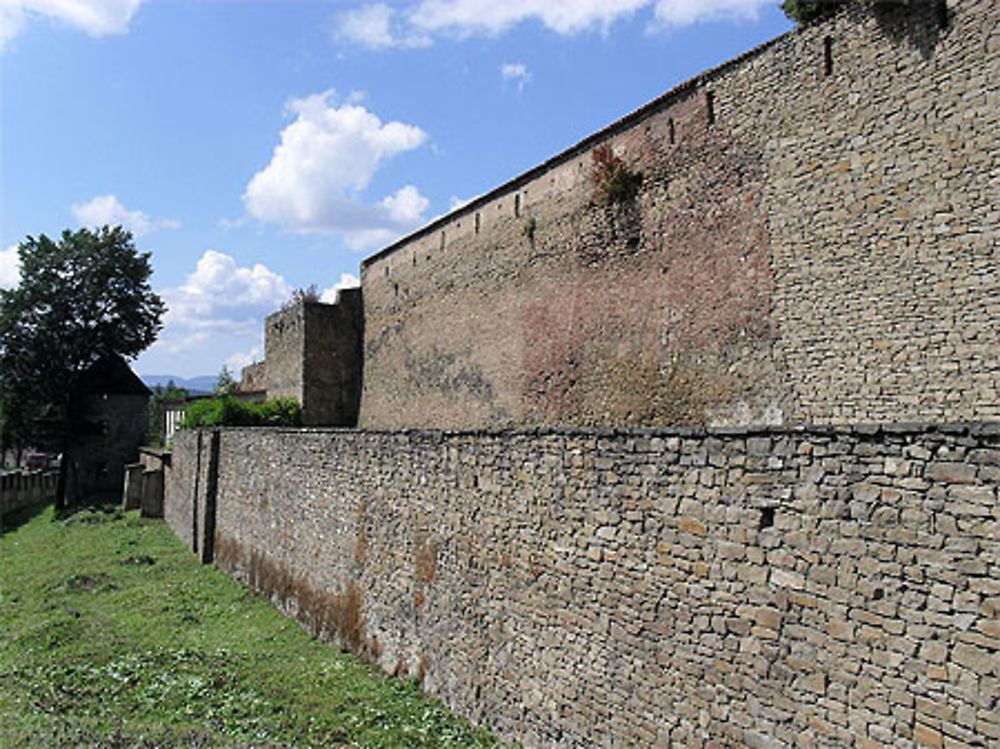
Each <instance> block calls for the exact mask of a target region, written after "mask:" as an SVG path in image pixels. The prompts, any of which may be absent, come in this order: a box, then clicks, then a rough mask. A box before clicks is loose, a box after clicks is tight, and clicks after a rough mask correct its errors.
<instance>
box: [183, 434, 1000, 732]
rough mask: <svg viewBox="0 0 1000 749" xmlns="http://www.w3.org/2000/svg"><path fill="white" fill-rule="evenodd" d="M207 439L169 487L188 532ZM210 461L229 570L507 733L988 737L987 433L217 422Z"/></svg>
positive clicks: (992, 677) (997, 561)
mask: <svg viewBox="0 0 1000 749" xmlns="http://www.w3.org/2000/svg"><path fill="white" fill-rule="evenodd" d="M208 442H209V440H208V438H207V433H206V438H205V439H204V440H202V445H203V447H202V457H201V463H202V464H204V462H205V461H206V455H207V451H206V448H205V446H207V444H208ZM197 446H198V440H197V438H196V436H195V435H193V434H192V433H186V434H184V433H182V434H179V435H178V439H177V440H176V442H175V453H174V456H173V462H174V466H175V470H174V472H173V474H172V475H173V476H174V477H175V478H176V477H177V476H187V477H188V482H187V483H185V482H184V481H182V480H177V481H174V480H172V481H171V483H170V484H169V485H168V493H167V504H168V510H169V506H170V504H171V502H177V503H178V504H180V505H186V506H187V507H188V508H189V509H188V510H187V511H186V512H185V513H182V514H184V515H186V516H187V518H188V521H189V522H190V517H191V513H190V503H189V499H190V497H191V496H192V492H193V490H194V487H193V486H191V485H190V481H191V480H193V476H192V472H191V471H182V472H180V473H178V469H179V468H180V467H181V466H185V465H187V466H192V467H193V466H195V465H197V464H198V462H199V460H198V458H197V457H196V455H195V453H196V452H197V451H198V447H197ZM218 454H219V459H218V460H219V462H218V493H217V497H216V500H217V501H216V504H215V506H216V507H217V510H216V512H217V515H216V518H215V535H214V541H215V554H216V559H217V561H218V563H219V564H220V566H221V567H222V568H223V569H226V570H228V571H230V572H232V573H233V574H235V575H236V576H237V577H239V578H240V579H242V580H244V581H247V582H248V583H249V584H250V585H252V586H253V587H254V588H256V589H257V590H259V591H260V592H262V593H263V594H265V595H267V596H269V597H270V598H271V599H272V600H273V601H274V602H275V603H277V604H278V605H279V606H280V607H281V608H282V609H283V610H285V611H286V612H288V613H289V614H291V615H294V616H297V617H298V618H299V619H300V620H301V621H302V622H303V623H304V624H305V625H306V626H307V627H309V628H310V629H311V630H312V631H313V632H314V633H316V634H317V635H319V636H323V637H327V638H331V639H339V640H340V641H342V642H343V643H344V644H346V645H347V646H349V647H350V648H351V649H353V650H354V651H356V652H359V653H362V654H364V655H366V656H367V657H369V658H370V659H372V660H373V661H375V662H376V663H378V664H379V665H380V666H381V667H382V668H383V669H384V670H385V671H387V672H389V673H393V674H397V675H399V676H409V677H414V678H417V679H419V680H420V682H421V684H422V686H423V688H424V689H426V690H427V691H429V692H431V693H432V694H435V695H438V696H439V697H441V698H442V699H443V700H444V701H445V703H447V704H448V706H449V707H450V708H452V709H453V710H455V711H456V712H458V713H459V714H461V715H464V716H467V717H469V718H470V719H472V720H474V721H476V722H478V723H481V724H485V725H488V726H489V727H491V728H493V729H494V730H495V731H497V732H498V733H499V735H500V736H501V737H502V738H504V739H506V740H510V741H516V742H518V743H521V744H523V745H524V746H525V747H582V746H586V747H654V746H655V747H689V748H696V747H705V748H707V747H748V746H749V747H784V746H789V747H790V746H797V747H859V748H862V747H864V748H868V747H875V746H897V747H903V746H905V747H910V746H913V745H914V743H915V744H916V745H918V746H956V747H959V746H980V747H985V746H996V745H998V743H1000V704H998V700H1000V583H998V581H1000V503H998V497H997V487H998V483H1000V429H998V427H997V425H996V424H993V425H982V426H962V427H957V426H956V427H947V428H945V427H933V426H925V427H919V426H911V427H899V426H889V427H884V428H878V427H870V426H866V427H855V428H847V427H814V428H811V429H782V428H773V429H770V430H734V429H729V430H708V431H705V430H672V431H666V430H630V431H611V430H607V431H537V432H536V431H512V432H498V433H481V432H452V433H448V432H428V431H411V432H397V433H389V432H352V431H346V430H341V431H334V430H326V431H323V430H297V431H296V430H246V429H243V430H240V429H225V430H222V432H221V442H220V447H219V453H218ZM202 486H205V484H204V483H203V484H202ZM203 504H204V502H203ZM167 516H168V517H175V516H176V515H175V514H172V513H171V512H169V511H168V513H167Z"/></svg>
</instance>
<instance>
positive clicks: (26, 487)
mask: <svg viewBox="0 0 1000 749" xmlns="http://www.w3.org/2000/svg"><path fill="white" fill-rule="evenodd" d="M58 481H59V471H58V470H54V471H27V472H22V473H7V474H3V475H0V527H2V525H3V518H4V516H5V515H7V514H8V513H11V512H14V511H15V510H20V509H22V508H24V507H31V506H32V505H37V504H41V503H43V502H49V501H51V500H52V498H53V497H55V493H56V484H57V483H58Z"/></svg>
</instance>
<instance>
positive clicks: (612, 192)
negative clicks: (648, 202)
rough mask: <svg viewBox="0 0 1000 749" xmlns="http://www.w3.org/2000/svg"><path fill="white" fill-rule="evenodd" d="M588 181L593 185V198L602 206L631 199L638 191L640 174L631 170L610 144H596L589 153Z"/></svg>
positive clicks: (640, 183) (640, 181) (640, 180)
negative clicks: (616, 154)
mask: <svg viewBox="0 0 1000 749" xmlns="http://www.w3.org/2000/svg"><path fill="white" fill-rule="evenodd" d="M590 158H591V171H590V181H591V182H592V183H593V185H594V198H595V200H596V201H597V203H598V204H600V205H602V206H611V205H615V204H618V203H623V202H625V201H626V200H631V199H632V198H634V197H635V196H636V195H637V194H638V193H639V187H640V186H641V185H642V175H641V174H639V173H637V172H633V171H632V170H631V169H629V168H628V165H626V164H625V162H624V161H622V160H621V159H620V158H619V157H617V156H615V154H614V152H613V151H612V150H611V146H609V145H608V144H607V143H604V144H602V145H600V146H597V147H596V148H595V149H594V150H593V151H592V152H591V155H590Z"/></svg>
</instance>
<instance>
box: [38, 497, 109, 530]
mask: <svg viewBox="0 0 1000 749" xmlns="http://www.w3.org/2000/svg"><path fill="white" fill-rule="evenodd" d="M124 516H125V515H124V513H123V512H122V508H121V501H120V500H117V499H110V498H103V497H102V498H94V499H88V500H84V501H82V502H75V503H73V504H71V505H69V506H68V507H64V508H62V509H59V510H56V511H55V516H54V517H53V521H54V522H62V523H65V524H66V525H72V524H74V523H82V524H85V525H96V524H100V523H109V522H111V521H113V520H121V519H122V518H123V517H124Z"/></svg>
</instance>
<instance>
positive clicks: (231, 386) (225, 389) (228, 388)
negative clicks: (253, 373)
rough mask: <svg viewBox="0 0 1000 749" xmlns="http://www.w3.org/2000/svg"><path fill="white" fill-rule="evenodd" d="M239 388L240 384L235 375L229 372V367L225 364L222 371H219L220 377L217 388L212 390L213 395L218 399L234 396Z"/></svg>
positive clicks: (217, 379)
mask: <svg viewBox="0 0 1000 749" xmlns="http://www.w3.org/2000/svg"><path fill="white" fill-rule="evenodd" d="M238 386H239V383H237V382H236V379H235V378H234V377H233V373H232V372H230V371H229V367H228V366H226V365H225V364H223V365H222V369H220V370H219V376H218V377H217V378H216V380H215V387H214V388H212V395H215V396H218V397H222V396H226V395H233V394H234V393H235V392H236V389H237V387H238Z"/></svg>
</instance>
